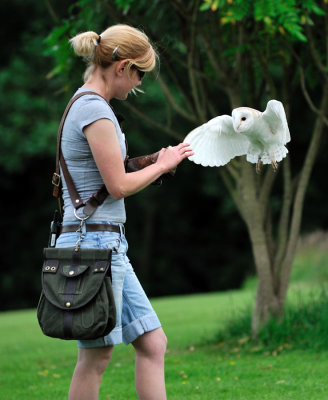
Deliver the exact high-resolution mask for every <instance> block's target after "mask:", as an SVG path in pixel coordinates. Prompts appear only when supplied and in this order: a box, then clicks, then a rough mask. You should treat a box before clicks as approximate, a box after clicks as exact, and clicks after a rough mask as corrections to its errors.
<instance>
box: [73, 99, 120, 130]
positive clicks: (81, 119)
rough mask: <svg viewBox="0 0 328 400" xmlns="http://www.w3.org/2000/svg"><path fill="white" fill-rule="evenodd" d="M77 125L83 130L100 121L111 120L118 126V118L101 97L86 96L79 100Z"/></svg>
mask: <svg viewBox="0 0 328 400" xmlns="http://www.w3.org/2000/svg"><path fill="white" fill-rule="evenodd" d="M78 102H79V104H78V106H79V107H78V109H77V110H76V113H77V115H78V119H77V123H78V127H79V129H80V130H81V131H82V132H83V129H84V128H85V127H86V126H88V125H90V124H92V123H93V122H95V121H98V120H99V119H104V118H105V119H109V120H111V121H112V122H113V123H114V125H115V126H116V124H117V119H116V116H115V114H114V112H113V110H112V109H111V108H110V106H109V105H108V104H107V103H106V101H105V100H104V99H102V98H101V97H99V96H92V95H86V96H83V97H81V98H80V99H79V100H78Z"/></svg>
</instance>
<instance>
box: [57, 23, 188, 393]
mask: <svg viewBox="0 0 328 400" xmlns="http://www.w3.org/2000/svg"><path fill="white" fill-rule="evenodd" d="M71 44H72V46H73V49H74V51H75V53H76V54H77V55H81V56H84V57H85V58H86V59H87V61H88V63H89V66H88V68H87V70H86V72H85V76H84V81H85V83H84V85H83V86H82V87H81V88H80V89H79V90H78V91H77V93H80V92H83V91H92V92H94V95H93V94H87V95H84V96H82V97H80V98H79V99H78V100H76V101H75V103H74V104H73V106H72V107H71V109H70V111H69V113H68V115H67V118H66V121H65V125H64V128H63V135H62V152H63V155H64V158H65V161H66V163H67V166H68V169H69V171H70V174H71V176H72V178H73V180H74V183H75V186H76V189H77V191H78V192H79V194H80V196H81V197H82V199H83V201H86V200H87V199H88V198H89V197H90V196H91V195H92V193H94V192H95V191H97V190H98V189H99V188H100V187H101V185H102V184H103V183H104V184H105V185H106V188H107V190H108V192H109V196H108V197H107V198H106V200H105V201H104V202H103V204H102V205H100V206H99V207H98V208H97V210H96V212H95V213H94V214H93V215H92V216H91V217H90V218H89V219H88V220H87V221H86V223H85V224H84V225H83V240H82V242H81V247H82V248H83V247H84V248H108V247H109V248H111V249H112V250H113V255H112V278H113V291H114V296H115V304H116V307H117V324H116V327H115V328H114V330H113V331H112V332H111V333H110V334H109V335H108V336H106V337H104V338H100V339H96V340H84V341H79V342H78V346H79V351H78V360H77V364H76V367H75V370H74V374H73V378H72V382H71V386H70V391H69V399H70V400H84V399H85V400H94V399H97V398H98V391H99V385H100V381H101V378H102V374H103V372H104V370H105V369H106V367H107V365H108V363H109V361H110V358H111V355H112V352H113V346H114V345H116V344H119V343H122V342H124V343H126V344H128V343H132V345H133V346H134V348H135V351H136V364H135V384H136V390H137V394H138V397H139V399H142V400H150V399H153V400H162V399H166V394H165V382H164V354H165V350H166V337H165V334H164V332H163V329H162V328H161V324H160V322H159V319H158V317H157V315H156V313H155V311H154V310H153V308H152V306H151V304H150V302H149V300H148V298H147V296H146V295H145V293H144V291H143V289H142V287H141V285H140V283H139V282H138V279H137V278H136V276H135V274H134V272H133V269H132V266H131V264H130V262H129V259H128V258H127V256H126V251H127V242H126V239H125V236H124V227H123V224H124V223H125V220H126V216H125V208H124V197H126V196H129V195H131V194H134V193H136V192H138V191H140V190H141V189H143V188H145V187H146V186H148V185H149V184H151V183H152V182H154V181H155V180H156V179H157V178H159V177H160V176H161V175H162V174H163V173H167V172H169V171H170V170H172V169H174V168H175V167H176V166H177V165H178V164H179V163H180V162H181V161H182V160H183V159H185V158H186V157H189V156H191V155H192V154H193V153H192V151H191V149H190V147H189V145H188V144H185V143H180V144H178V145H177V146H174V147H171V146H170V147H168V148H167V149H162V150H161V151H160V152H159V156H158V160H157V162H156V163H155V164H152V165H151V166H148V167H146V168H144V169H142V170H139V171H137V172H132V173H126V172H125V169H124V163H123V160H124V159H125V156H126V148H125V140H124V135H123V134H122V132H121V129H120V126H119V123H118V121H117V119H116V116H115V114H114V112H113V111H112V109H111V107H110V106H109V104H108V103H109V101H110V100H111V99H113V98H116V99H119V100H125V99H126V98H127V96H128V94H129V92H130V91H132V90H133V89H135V88H137V86H139V85H141V82H142V77H143V75H144V74H145V72H146V71H151V70H152V69H153V68H154V67H155V64H156V57H157V56H156V53H155V51H154V49H153V47H152V46H151V44H150V43H149V40H148V38H147V36H146V35H145V34H144V33H142V32H141V31H139V30H137V29H135V28H132V27H130V26H127V25H115V26H112V27H109V28H108V29H106V30H105V31H104V32H103V33H102V34H101V35H98V34H96V33H95V32H85V33H82V34H79V35H77V36H75V37H74V38H72V39H71ZM63 199H64V217H63V226H66V227H68V226H69V225H72V224H73V225H74V224H75V226H77V224H78V223H79V221H78V220H77V218H76V216H75V215H74V207H73V205H72V202H71V200H70V197H69V194H68V191H67V186H66V184H65V181H64V182H63ZM81 213H82V214H81ZM77 216H78V217H83V211H81V212H79V214H78V215H77ZM98 224H101V225H102V227H104V224H105V225H106V224H107V225H106V227H108V225H116V226H118V227H119V230H118V232H112V231H106V230H99V231H97V230H96V231H95V228H97V225H98ZM92 226H93V228H92ZM103 229H104V228H103ZM75 230H76V229H75V227H74V229H73V230H71V231H70V230H68V232H67V231H64V233H62V234H61V235H60V236H59V238H58V240H57V244H56V246H57V247H68V248H69V247H74V246H75V244H76V242H77V240H78V234H77V233H76V232H75Z"/></svg>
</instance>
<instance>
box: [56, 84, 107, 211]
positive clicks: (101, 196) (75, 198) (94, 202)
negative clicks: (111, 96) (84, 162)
mask: <svg viewBox="0 0 328 400" xmlns="http://www.w3.org/2000/svg"><path fill="white" fill-rule="evenodd" d="M87 94H89V95H90V94H91V95H95V96H99V97H102V96H100V95H99V94H97V93H95V92H92V91H87V92H82V93H79V94H77V95H76V96H74V97H73V98H71V100H70V101H69V103H68V104H67V106H66V109H65V111H64V114H63V116H62V119H61V121H60V124H59V128H58V134H57V151H56V171H55V172H54V174H53V177H52V184H53V185H54V189H53V196H54V197H57V198H58V197H59V196H60V187H61V178H60V166H61V168H62V171H63V175H64V178H65V182H66V185H67V190H68V193H69V195H70V198H71V201H72V204H73V206H74V208H75V209H76V210H77V209H78V208H80V207H82V206H86V205H87V207H85V210H84V214H86V215H88V216H90V215H92V214H93V213H94V212H95V211H96V209H97V207H98V206H99V205H100V204H102V203H103V202H104V200H105V198H106V197H107V196H108V192H107V190H106V187H105V185H103V186H102V187H101V188H100V189H99V190H98V192H96V193H94V194H93V195H92V196H91V197H90V199H89V200H88V201H87V202H86V203H84V202H83V200H82V199H81V197H80V195H79V193H78V192H77V190H76V187H75V184H74V182H73V179H72V176H71V174H70V173H69V171H68V168H67V164H66V162H65V159H64V156H63V153H62V151H61V138H62V133H63V127H64V123H65V120H66V117H67V114H68V112H69V110H70V109H71V107H72V105H73V103H74V102H75V101H76V100H77V99H79V98H80V97H81V96H84V95H87ZM102 98H103V97H102Z"/></svg>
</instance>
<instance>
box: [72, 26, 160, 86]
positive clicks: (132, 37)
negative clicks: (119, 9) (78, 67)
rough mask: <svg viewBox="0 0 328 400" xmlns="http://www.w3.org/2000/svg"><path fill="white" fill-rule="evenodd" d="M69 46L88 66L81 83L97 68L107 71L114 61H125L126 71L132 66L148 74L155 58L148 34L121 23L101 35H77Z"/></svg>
mask: <svg viewBox="0 0 328 400" xmlns="http://www.w3.org/2000/svg"><path fill="white" fill-rule="evenodd" d="M70 43H71V45H72V47H73V49H74V51H75V53H76V54H77V55H79V56H82V57H84V59H85V60H86V61H87V63H88V68H87V69H86V71H85V73H84V81H87V80H88V79H89V77H90V76H91V74H92V73H93V71H94V69H95V67H96V66H97V65H99V66H101V67H103V68H107V67H109V66H110V65H111V64H112V63H113V62H115V61H118V60H128V65H127V68H128V69H130V68H131V66H132V65H135V66H136V67H137V68H138V69H140V70H141V71H151V70H152V69H154V68H155V66H156V60H157V59H158V55H157V53H156V51H155V49H154V48H153V46H152V45H151V43H150V41H149V39H148V37H147V35H146V34H145V33H143V32H142V31H140V30H139V29H136V28H133V27H132V26H129V25H124V24H118V25H113V26H111V27H109V28H107V29H106V30H105V31H104V32H102V33H101V34H100V35H98V34H97V33H95V32H93V31H89V32H84V33H80V34H78V35H76V36H74V37H73V38H72V39H70ZM114 50H115V51H114ZM113 52H114V54H113Z"/></svg>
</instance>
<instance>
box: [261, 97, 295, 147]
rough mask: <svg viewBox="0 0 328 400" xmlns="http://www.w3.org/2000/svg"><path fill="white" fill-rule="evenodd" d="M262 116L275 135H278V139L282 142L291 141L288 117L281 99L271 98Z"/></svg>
mask: <svg viewBox="0 0 328 400" xmlns="http://www.w3.org/2000/svg"><path fill="white" fill-rule="evenodd" d="M262 118H263V119H264V120H265V121H266V122H267V124H268V125H269V127H270V129H271V132H272V133H273V134H274V135H277V141H278V142H279V143H280V144H286V143H288V142H290V132H289V128H288V123H287V118H286V114H285V110H284V106H283V105H282V103H281V102H280V101H277V100H270V101H269V102H268V104H267V107H266V110H265V111H264V112H263V114H262Z"/></svg>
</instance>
